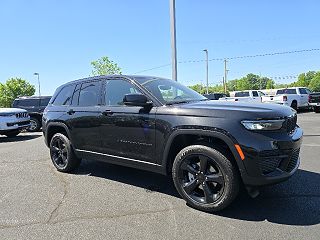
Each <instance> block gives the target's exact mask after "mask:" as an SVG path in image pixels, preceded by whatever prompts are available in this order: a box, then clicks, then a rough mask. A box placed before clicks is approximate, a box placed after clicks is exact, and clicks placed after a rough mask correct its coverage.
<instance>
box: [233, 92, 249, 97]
mask: <svg viewBox="0 0 320 240" xmlns="http://www.w3.org/2000/svg"><path fill="white" fill-rule="evenodd" d="M235 97H249V92H237V93H236V94H235Z"/></svg>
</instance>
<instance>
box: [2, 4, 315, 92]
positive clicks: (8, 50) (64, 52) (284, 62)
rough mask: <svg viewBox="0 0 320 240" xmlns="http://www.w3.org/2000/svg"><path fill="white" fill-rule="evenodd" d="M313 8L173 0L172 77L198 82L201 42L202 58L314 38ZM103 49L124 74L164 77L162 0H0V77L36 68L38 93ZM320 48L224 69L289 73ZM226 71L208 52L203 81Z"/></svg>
mask: <svg viewBox="0 0 320 240" xmlns="http://www.w3.org/2000/svg"><path fill="white" fill-rule="evenodd" d="M319 9H320V1H317V0H313V1H312V0H303V1H302V0H301V1H295V0H281V1H279V0H268V1H267V0H264V1H261V0H260V1H258V0H242V1H238V0H233V1H231V0H224V1H218V0H176V30H177V59H178V61H180V62H183V63H179V64H178V81H179V82H181V83H183V84H185V85H193V84H197V83H203V84H204V83H205V79H206V68H205V62H204V60H205V53H204V52H203V49H208V52H209V59H217V58H220V59H221V58H222V59H223V58H228V57H238V56H248V55H259V54H265V53H276V52H287V51H295V50H308V49H318V48H320V44H319V43H320V32H319V29H320V28H319V23H320V20H319V17H318V13H319ZM102 56H108V57H109V58H110V59H111V60H113V61H114V62H116V63H117V64H118V65H119V66H120V67H121V68H122V72H123V74H135V73H138V74H144V75H152V76H160V77H166V78H171V66H170V63H171V45H170V15H169V0H68V1H64V0H45V1H43V0H28V1H25V0H1V1H0V82H2V83H3V82H5V81H6V80H7V79H9V78H11V77H21V78H23V79H26V80H28V81H29V82H31V83H32V84H34V85H37V79H36V76H34V75H33V73H34V72H38V73H39V74H40V82H41V93H42V95H51V94H53V92H54V91H55V89H56V88H57V87H58V86H60V85H61V84H64V83H66V82H68V81H72V80H75V79H79V78H84V77H88V76H89V75H90V73H91V71H92V67H91V65H90V62H91V61H93V60H96V59H98V58H100V57H102ZM319 57H320V51H308V52H301V53H295V54H283V55H273V56H265V57H255V58H239V59H230V60H228V62H227V69H228V70H229V71H228V79H229V80H231V79H235V78H240V77H243V76H245V75H246V74H248V73H255V74H258V75H259V74H260V75H262V76H268V77H272V78H273V79H275V80H276V82H281V83H286V82H292V81H295V80H296V78H295V77H296V76H297V75H298V74H299V73H302V72H306V71H309V70H314V71H317V70H320V63H319ZM194 60H196V61H198V60H201V61H199V62H192V61H194ZM188 61H191V62H188ZM168 64H169V65H168ZM163 65H167V66H164V67H160V68H156V69H153V70H149V71H144V70H147V69H151V68H155V67H158V66H163ZM223 75H224V63H223V61H221V60H219V61H217V60H212V61H210V62H209V84H210V85H214V84H217V83H220V82H221V81H222V77H223ZM37 91H38V89H37Z"/></svg>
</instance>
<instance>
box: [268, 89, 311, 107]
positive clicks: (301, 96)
mask: <svg viewBox="0 0 320 240" xmlns="http://www.w3.org/2000/svg"><path fill="white" fill-rule="evenodd" d="M310 93H311V91H310V90H309V89H308V88H305V87H291V88H284V89H278V90H277V92H276V95H275V96H271V95H269V96H263V97H262V102H263V103H277V104H282V105H287V106H290V107H292V108H293V109H295V110H297V109H298V108H307V107H309V102H308V100H309V94H310Z"/></svg>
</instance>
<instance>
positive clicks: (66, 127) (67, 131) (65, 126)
mask: <svg viewBox="0 0 320 240" xmlns="http://www.w3.org/2000/svg"><path fill="white" fill-rule="evenodd" d="M52 127H62V128H63V129H64V130H65V131H66V133H67V134H68V138H69V139H70V140H71V142H72V139H71V133H70V129H69V128H68V126H67V125H66V124H64V123H62V122H50V123H48V125H47V127H46V129H45V132H44V135H45V142H46V145H47V146H49V144H50V143H49V142H48V132H49V130H50V128H52Z"/></svg>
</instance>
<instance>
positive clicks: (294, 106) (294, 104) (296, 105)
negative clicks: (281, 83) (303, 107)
mask: <svg viewBox="0 0 320 240" xmlns="http://www.w3.org/2000/svg"><path fill="white" fill-rule="evenodd" d="M291 107H292V108H293V109H294V110H298V103H297V101H292V103H291Z"/></svg>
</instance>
